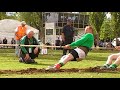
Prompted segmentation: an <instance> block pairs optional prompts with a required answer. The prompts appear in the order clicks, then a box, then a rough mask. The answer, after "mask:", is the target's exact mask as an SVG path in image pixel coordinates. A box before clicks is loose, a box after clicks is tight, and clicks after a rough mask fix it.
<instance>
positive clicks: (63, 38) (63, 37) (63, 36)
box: [61, 33, 65, 41]
mask: <svg viewBox="0 0 120 90" xmlns="http://www.w3.org/2000/svg"><path fill="white" fill-rule="evenodd" d="M61 38H62V40H63V41H65V35H64V33H62V36H61Z"/></svg>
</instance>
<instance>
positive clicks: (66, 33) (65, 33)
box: [62, 19, 74, 56]
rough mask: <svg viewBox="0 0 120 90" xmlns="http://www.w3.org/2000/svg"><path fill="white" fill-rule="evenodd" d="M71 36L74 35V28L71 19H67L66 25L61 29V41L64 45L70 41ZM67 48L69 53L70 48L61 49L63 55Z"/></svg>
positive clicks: (71, 39)
mask: <svg viewBox="0 0 120 90" xmlns="http://www.w3.org/2000/svg"><path fill="white" fill-rule="evenodd" d="M73 37H74V28H73V26H72V20H71V19H68V20H67V25H65V26H64V27H63V30H62V41H63V43H64V45H67V44H70V43H72V42H73ZM68 50H69V53H70V51H71V49H63V56H64V55H66V53H67V51H68Z"/></svg>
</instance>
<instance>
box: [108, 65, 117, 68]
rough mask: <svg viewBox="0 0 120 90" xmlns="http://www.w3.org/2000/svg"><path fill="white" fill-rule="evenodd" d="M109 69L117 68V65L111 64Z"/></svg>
mask: <svg viewBox="0 0 120 90" xmlns="http://www.w3.org/2000/svg"><path fill="white" fill-rule="evenodd" d="M109 67H110V68H117V65H116V64H112V65H110V66H109Z"/></svg>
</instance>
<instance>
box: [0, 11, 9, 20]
mask: <svg viewBox="0 0 120 90" xmlns="http://www.w3.org/2000/svg"><path fill="white" fill-rule="evenodd" d="M6 17H7V15H6V12H0V20H2V19H5V18H6Z"/></svg>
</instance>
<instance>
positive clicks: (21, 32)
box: [15, 21, 27, 57]
mask: <svg viewBox="0 0 120 90" xmlns="http://www.w3.org/2000/svg"><path fill="white" fill-rule="evenodd" d="M26 30H27V28H26V22H25V21H22V22H21V25H20V26H18V27H17V28H16V29H15V39H16V44H20V39H21V38H22V37H23V36H25V35H26ZM19 49H20V47H19V46H16V48H15V54H16V56H18V57H19Z"/></svg>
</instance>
